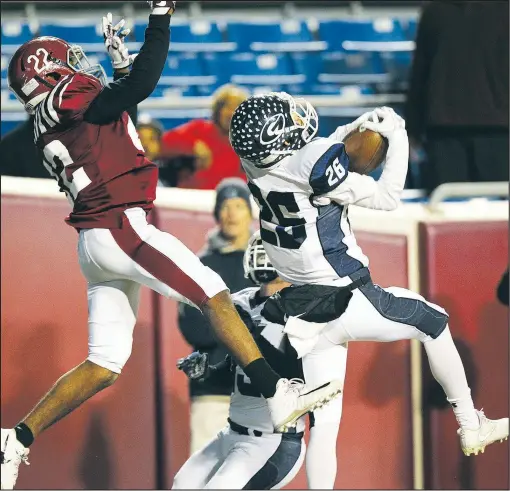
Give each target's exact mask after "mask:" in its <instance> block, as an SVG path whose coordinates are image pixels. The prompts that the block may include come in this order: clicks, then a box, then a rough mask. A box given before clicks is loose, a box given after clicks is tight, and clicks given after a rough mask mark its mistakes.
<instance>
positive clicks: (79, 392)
mask: <svg viewBox="0 0 510 491" xmlns="http://www.w3.org/2000/svg"><path fill="white" fill-rule="evenodd" d="M149 4H150V6H151V8H152V15H150V16H149V24H148V27H147V29H146V31H145V42H144V45H143V46H142V48H141V50H140V53H139V54H138V56H137V58H136V60H134V61H133V63H132V68H131V70H130V71H129V73H127V74H126V75H125V76H124V77H122V78H119V79H118V80H116V81H114V82H113V83H112V84H110V85H106V77H105V74H104V71H103V69H102V67H101V66H100V65H95V66H91V65H90V64H89V63H88V60H87V57H86V56H85V54H84V53H83V50H82V49H81V48H80V47H78V46H71V45H69V44H68V43H67V42H65V41H63V40H61V39H57V38H53V37H39V38H36V39H33V40H31V41H29V42H27V43H25V44H24V45H22V46H21V47H20V48H19V49H18V50H17V51H16V53H15V54H14V55H13V57H12V59H11V61H10V64H9V69H8V84H9V88H10V90H11V91H12V92H13V93H14V94H15V95H16V97H17V98H18V100H19V101H20V102H21V103H22V104H23V105H24V107H25V109H26V111H27V112H28V113H29V114H32V115H34V116H35V121H34V133H35V134H34V141H35V143H36V145H37V147H38V148H39V149H40V151H41V157H42V161H43V164H44V166H45V167H46V169H47V170H48V172H49V173H50V174H51V175H52V176H53V177H54V178H55V179H56V180H57V182H58V185H59V188H60V190H61V191H63V192H65V193H66V195H67V198H68V200H69V203H70V204H71V206H72V212H71V213H70V215H69V216H68V217H67V218H66V222H67V223H68V224H69V225H70V226H72V227H74V228H75V229H76V230H77V232H78V234H79V239H78V254H79V262H80V267H81V270H82V272H83V274H84V276H85V278H86V279H87V282H88V302H89V354H88V357H87V359H86V360H85V361H84V362H83V363H81V364H80V365H78V366H77V367H75V368H74V369H72V370H71V371H69V372H68V373H66V374H65V375H63V376H62V377H61V378H60V379H59V380H58V381H57V382H56V383H55V385H54V386H53V387H52V388H51V390H50V391H49V392H48V393H47V394H46V395H45V396H44V397H43V399H42V400H41V401H40V402H39V403H38V404H37V405H36V406H35V408H34V409H33V410H32V411H31V412H30V413H29V414H28V415H27V416H26V417H25V418H23V420H22V421H21V422H20V423H19V424H18V425H17V426H16V427H15V428H14V429H11V430H7V429H6V430H4V429H2V430H1V439H0V446H1V451H2V477H1V482H2V486H1V487H2V489H12V487H13V486H14V484H15V482H16V478H17V475H18V469H19V465H20V463H21V462H27V455H28V452H29V449H28V447H29V446H30V445H31V444H32V442H33V440H34V438H35V437H37V436H38V435H39V434H40V433H41V432H42V431H43V430H45V429H46V428H48V427H49V426H51V425H52V424H54V423H55V422H57V421H58V420H60V419H61V418H63V417H64V416H66V415H67V414H69V413H70V412H71V411H73V410H74V409H75V408H77V407H78V406H79V405H80V404H82V403H83V402H84V401H86V400H87V399H89V398H90V397H92V396H93V395H94V394H96V393H97V392H99V391H100V390H102V389H104V388H105V387H108V386H110V385H111V384H112V383H113V382H114V381H115V380H116V379H117V378H118V376H119V374H120V372H121V370H122V367H123V366H124V364H125V363H126V361H127V360H128V358H129V356H130V354H131V346H132V335H133V329H134V326H135V323H136V315H137V308H138V300H139V290H140V286H141V285H146V286H148V287H150V288H152V289H153V290H155V291H157V292H158V293H160V294H161V295H164V296H166V297H168V298H172V299H176V300H178V301H181V302H186V303H189V304H191V305H193V306H195V307H197V308H199V309H200V310H201V311H202V312H203V314H204V315H205V316H206V317H207V318H208V320H209V322H210V324H211V326H212V328H213V330H214V332H215V333H216V335H217V336H218V338H219V339H220V341H222V342H223V343H224V344H225V346H226V347H227V349H229V351H230V352H231V353H232V354H233V355H234V356H235V357H236V359H237V361H238V362H239V364H240V366H241V367H243V370H244V372H245V373H246V375H247V376H249V378H250V379H251V381H252V383H253V384H254V385H255V386H256V387H257V389H258V390H259V392H260V393H261V394H263V395H264V397H266V398H267V399H268V403H269V407H270V409H271V416H272V420H273V423H274V426H275V430H276V431H285V430H287V429H288V428H289V427H291V426H293V425H295V424H296V421H297V420H298V419H299V417H300V416H301V415H303V414H304V413H306V412H308V411H311V410H313V409H314V408H316V407H317V406H318V405H320V404H323V403H324V402H326V401H328V400H329V399H331V398H333V397H334V396H336V395H337V394H338V393H339V392H340V390H341V388H340V384H339V383H330V384H326V385H325V386H322V387H319V388H315V389H313V390H309V388H308V387H306V386H305V385H304V384H301V385H300V384H295V383H291V382H290V381H289V380H286V379H280V378H279V376H278V375H277V374H276V373H275V372H274V371H273V370H272V369H271V368H270V366H269V365H268V364H267V362H266V361H265V360H264V358H263V357H262V355H261V353H260V351H259V349H258V348H257V345H256V344H255V342H254V340H253V338H252V337H251V335H250V333H249V331H248V329H247V328H246V326H245V325H244V324H243V322H242V321H241V318H240V317H239V315H238V313H237V311H236V309H235V308H234V306H233V304H232V301H231V299H230V295H229V292H228V289H227V287H226V286H225V284H224V282H223V280H222V279H221V278H220V277H219V276H218V275H217V274H216V273H214V272H213V271H212V270H211V269H209V268H207V267H206V266H204V265H203V264H202V263H201V262H200V260H199V259H198V258H197V257H196V256H195V255H194V254H193V253H192V252H191V251H190V250H188V249H187V248H186V247H185V246H184V245H183V244H182V243H181V242H180V241H179V240H178V239H176V238H175V237H173V236H172V235H170V234H168V233H166V232H162V231H160V230H158V229H157V228H155V227H154V226H153V225H150V224H149V223H148V221H147V214H148V213H149V212H150V211H151V210H152V208H153V201H154V199H155V197H156V184H157V180H158V172H157V167H156V165H155V164H153V163H152V162H150V161H149V160H148V159H147V158H145V154H144V150H143V147H142V145H141V143H140V140H139V139H138V135H137V133H136V130H135V127H134V125H133V123H132V121H131V119H130V117H129V115H128V113H127V112H126V110H127V109H128V108H130V107H133V106H135V105H136V104H138V103H139V102H140V101H143V100H144V99H145V98H147V97H148V96H149V95H150V94H151V93H152V92H153V90H154V88H155V87H156V85H157V83H158V80H159V78H160V76H161V72H162V70H163V68H164V65H165V63H166V58H167V54H168V48H169V42H170V29H169V25H170V17H171V15H172V14H173V12H174V9H175V2H171V1H162V2H149ZM121 28H122V23H121V24H118V25H117V26H115V27H112V23H111V17H110V16H109V17H107V18H105V19H103V29H104V37H105V46H106V48H107V50H108V53H109V54H110V57H111V59H112V63H113V66H114V68H116V69H118V70H119V69H120V70H124V71H128V70H127V67H129V65H130V64H131V61H132V59H131V57H129V54H128V52H127V48H126V46H125V45H124V43H123V37H124V36H123V33H122V31H121ZM124 34H125V32H124Z"/></svg>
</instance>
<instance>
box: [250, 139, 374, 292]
mask: <svg viewBox="0 0 510 491" xmlns="http://www.w3.org/2000/svg"><path fill="white" fill-rule="evenodd" d="M243 167H244V169H245V171H246V174H247V176H248V178H249V187H250V190H251V192H252V194H253V196H254V198H255V200H256V201H257V204H258V205H259V208H260V229H261V230H260V232H261V238H262V240H263V242H264V248H265V250H266V252H267V255H268V256H269V259H270V261H271V263H272V265H273V266H274V267H275V268H276V270H277V271H278V274H279V276H280V277H281V278H282V279H284V280H286V281H288V282H290V283H293V284H296V285H301V284H308V283H317V284H336V285H339V286H343V285H346V284H349V283H350V282H351V280H350V279H349V275H350V274H352V273H354V272H355V271H357V270H359V269H361V268H363V267H366V266H368V258H367V257H366V256H365V255H364V254H363V252H362V250H361V248H360V247H359V246H358V244H357V243H356V239H355V237H354V234H353V232H352V229H351V225H350V223H349V216H348V206H347V204H340V203H339V202H338V200H337V201H334V200H333V199H329V198H324V196H325V195H330V194H331V193H332V192H333V193H336V192H338V191H341V190H342V188H345V189H347V187H348V185H349V183H350V182H351V179H347V178H348V176H349V177H350V176H351V175H352V174H349V173H348V167H349V159H348V156H347V154H346V153H345V148H344V145H343V143H341V142H340V141H338V140H335V139H333V138H331V137H330V138H315V139H314V140H313V141H311V142H310V143H309V144H307V145H305V146H304V147H303V148H302V149H301V150H298V151H297V152H296V153H294V154H293V155H291V156H288V157H285V158H284V159H283V160H282V161H281V162H279V163H278V164H276V165H275V166H273V167H270V168H268V169H259V168H256V167H255V166H253V165H250V164H249V163H247V162H246V161H243ZM355 178H360V179H361V180H362V181H363V182H367V183H370V181H368V180H371V181H372V182H373V183H375V181H374V180H373V179H372V178H370V177H368V176H361V175H359V174H358V175H356V176H353V178H352V179H355ZM358 187H360V183H358ZM368 187H370V186H368ZM348 201H349V200H346V202H348Z"/></svg>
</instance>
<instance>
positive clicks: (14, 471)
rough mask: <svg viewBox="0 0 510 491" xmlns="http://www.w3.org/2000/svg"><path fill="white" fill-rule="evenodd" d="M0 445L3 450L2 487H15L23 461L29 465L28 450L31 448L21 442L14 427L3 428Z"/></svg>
mask: <svg viewBox="0 0 510 491" xmlns="http://www.w3.org/2000/svg"><path fill="white" fill-rule="evenodd" d="M0 447H1V450H2V478H1V481H2V482H1V489H14V485H15V484H16V479H17V478H18V470H19V466H20V464H21V462H24V463H25V464H27V465H29V463H28V452H30V450H29V449H28V448H26V447H24V446H23V445H22V444H21V443H20V442H19V440H18V439H17V438H16V432H15V431H14V430H13V429H12V430H4V429H3V428H2V430H1V435H0Z"/></svg>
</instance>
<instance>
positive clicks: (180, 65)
mask: <svg viewBox="0 0 510 491" xmlns="http://www.w3.org/2000/svg"><path fill="white" fill-rule="evenodd" d="M215 82H216V76H215V75H214V74H211V75H205V74H204V71H203V69H202V60H201V59H200V58H199V55H198V54H197V53H172V54H169V55H168V58H167V62H166V65H165V68H164V69H163V73H162V76H161V78H160V83H161V84H164V85H181V86H188V85H208V84H214V83H215Z"/></svg>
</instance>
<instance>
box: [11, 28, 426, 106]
mask: <svg viewBox="0 0 510 491" xmlns="http://www.w3.org/2000/svg"><path fill="white" fill-rule="evenodd" d="M176 20H177V19H176ZM177 21H178V22H177V23H173V25H172V43H171V48H170V55H169V57H168V63H167V65H166V67H165V69H164V71H163V76H162V79H161V83H160V85H161V87H162V88H161V90H159V89H158V90H157V91H155V93H154V94H153V95H154V96H157V95H158V94H164V93H165V91H167V90H169V88H171V87H175V91H176V92H177V93H182V94H183V95H188V96H189V95H206V96H208V95H211V94H212V93H213V92H214V90H216V88H217V87H218V86H219V85H220V84H223V83H227V82H232V83H237V84H239V85H242V86H245V87H246V88H247V89H249V90H250V91H260V90H266V89H271V90H287V91H291V92H293V93H303V94H308V95H309V94H318V95H321V94H322V95H328V94H331V95H334V94H342V93H346V91H348V92H347V93H351V92H349V91H352V89H349V88H345V85H352V84H361V87H360V89H359V90H360V91H361V93H362V94H369V93H371V92H372V91H373V87H371V86H370V85H371V84H372V85H374V86H376V87H377V89H378V90H379V91H380V90H386V89H387V88H389V87H391V88H392V89H397V90H405V88H406V83H407V79H408V71H409V67H410V64H411V59H412V51H410V50H409V48H402V50H400V51H399V49H400V48H398V47H395V43H397V44H398V43H402V42H404V43H407V44H408V45H409V44H412V42H411V43H410V41H412V39H414V37H415V35H416V26H417V21H416V19H412V18H404V19H399V20H397V19H386V18H384V19H383V18H380V19H376V20H375V21H374V20H335V21H327V20H324V21H321V22H319V31H318V35H319V37H320V38H321V39H323V40H324V41H320V42H319V43H322V48H321V47H320V46H317V43H318V41H314V36H313V34H312V32H311V31H310V29H309V28H308V25H307V22H306V21H304V20H292V19H289V20H285V21H283V22H282V23H277V22H264V21H257V22H251V21H249V20H248V21H243V22H240V21H236V22H226V21H225V25H224V26H223V25H222V24H221V23H220V22H209V21H207V20H204V21H202V20H200V21H189V22H187V21H185V20H184V21H183V20H177ZM221 22H223V21H221ZM128 24H129V22H128ZM146 26H147V21H146V20H142V21H139V22H138V21H137V22H135V25H134V29H133V34H132V35H130V36H129V37H130V38H131V39H130V40H128V42H129V47H130V51H131V52H132V53H136V52H137V50H138V49H139V47H140V45H141V42H143V40H144V31H145V28H146ZM99 28H100V26H99V22H96V20H88V19H86V20H78V19H71V20H68V21H66V22H65V23H63V22H61V21H51V22H42V23H41V26H40V30H39V32H38V33H36V34H38V35H52V36H58V37H63V38H64V39H66V40H68V41H70V42H71V43H76V44H80V45H81V46H83V48H84V50H85V51H86V53H87V55H88V56H89V59H90V61H91V62H92V63H95V62H100V63H101V64H102V65H103V67H104V69H105V72H106V74H107V76H108V77H109V78H110V79H111V77H112V76H113V70H112V67H111V63H110V61H109V59H108V56H107V55H106V53H105V52H104V46H103V39H102V35H101V32H100V30H99ZM33 36H34V34H33V33H32V32H31V30H30V28H29V25H28V24H27V23H26V22H24V21H20V22H18V21H5V20H4V21H3V22H2V52H3V55H4V56H3V57H2V63H3V65H2V87H3V88H5V87H6V66H5V65H6V63H4V61H5V60H4V58H5V57H8V56H9V55H10V54H12V53H13V52H14V50H15V49H16V48H17V47H18V46H19V45H20V44H22V43H23V42H25V41H27V40H29V39H31V38H32V37H33ZM325 41H327V42H325ZM344 41H346V42H357V41H358V42H361V43H362V44H363V43H364V42H368V43H371V42H374V43H381V42H382V43H383V44H384V43H386V44H387V45H388V46H390V45H392V43H394V44H393V47H392V48H388V50H385V48H384V46H383V47H380V46H376V47H373V46H372V47H363V46H361V47H360V48H359V49H354V48H353V47H352V46H350V47H348V49H346V48H345V46H346V45H343V44H342V43H343V42H344ZM386 44H385V45H386ZM328 46H329V50H328V51H325V52H322V51H321V50H322V49H323V48H324V47H328ZM236 48H237V49H236ZM406 50H407V51H406ZM222 51H223V52H222ZM311 51H316V52H311ZM384 84H388V85H386V86H385V85H384ZM392 84H393V85H392ZM290 88H292V90H289V89H290ZM159 96H161V95H159Z"/></svg>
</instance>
